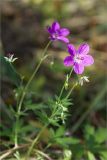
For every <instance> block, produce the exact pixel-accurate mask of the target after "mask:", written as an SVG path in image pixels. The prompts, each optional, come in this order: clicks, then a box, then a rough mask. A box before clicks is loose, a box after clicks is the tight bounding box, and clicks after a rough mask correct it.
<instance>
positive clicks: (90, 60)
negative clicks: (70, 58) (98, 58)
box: [83, 55, 94, 66]
mask: <svg viewBox="0 0 107 160" xmlns="http://www.w3.org/2000/svg"><path fill="white" fill-rule="evenodd" d="M93 63H94V59H93V57H92V56H90V55H85V56H84V59H83V64H84V66H90V65H92V64H93Z"/></svg>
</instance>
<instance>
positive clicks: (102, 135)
mask: <svg viewBox="0 0 107 160" xmlns="http://www.w3.org/2000/svg"><path fill="white" fill-rule="evenodd" d="M95 140H96V142H97V143H103V142H105V141H106V140H107V128H99V129H98V130H97V131H96V133H95Z"/></svg>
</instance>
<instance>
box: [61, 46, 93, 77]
mask: <svg viewBox="0 0 107 160" xmlns="http://www.w3.org/2000/svg"><path fill="white" fill-rule="evenodd" d="M68 52H69V54H70V56H67V57H66V58H65V59H64V65H65V66H67V67H69V66H73V69H74V71H75V73H77V74H82V73H83V72H84V67H85V66H90V65H92V64H93V63H94V59H93V57H92V56H90V55H89V54H88V52H89V45H88V44H87V43H83V44H81V45H80V47H79V49H78V50H76V49H75V47H74V46H73V45H72V44H68Z"/></svg>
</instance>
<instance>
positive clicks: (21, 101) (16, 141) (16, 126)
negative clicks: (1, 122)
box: [15, 41, 51, 147]
mask: <svg viewBox="0 0 107 160" xmlns="http://www.w3.org/2000/svg"><path fill="white" fill-rule="evenodd" d="M50 43H51V41H49V42H48V44H47V45H46V47H45V49H44V52H43V53H42V58H41V60H40V62H39V63H38V65H37V66H36V68H35V70H34V72H33V74H32V76H31V77H30V79H29V81H28V83H27V84H26V86H25V88H24V90H23V93H22V96H21V98H20V101H19V105H18V111H17V116H16V125H15V147H17V146H18V122H19V118H20V112H21V107H22V103H23V100H24V98H25V95H26V91H27V89H28V87H29V85H30V83H31V82H32V80H33V78H34V77H35V75H36V73H37V71H38V70H39V68H40V66H41V64H42V62H43V61H44V60H45V59H46V58H47V57H48V55H46V51H47V49H48V47H49V45H50Z"/></svg>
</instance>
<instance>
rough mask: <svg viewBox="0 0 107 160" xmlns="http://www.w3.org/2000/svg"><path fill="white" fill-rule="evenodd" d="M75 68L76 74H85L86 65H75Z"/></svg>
mask: <svg viewBox="0 0 107 160" xmlns="http://www.w3.org/2000/svg"><path fill="white" fill-rule="evenodd" d="M73 68H74V71H75V73H77V74H82V73H83V72H84V65H83V64H81V63H80V64H78V63H75V64H74V66H73Z"/></svg>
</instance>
